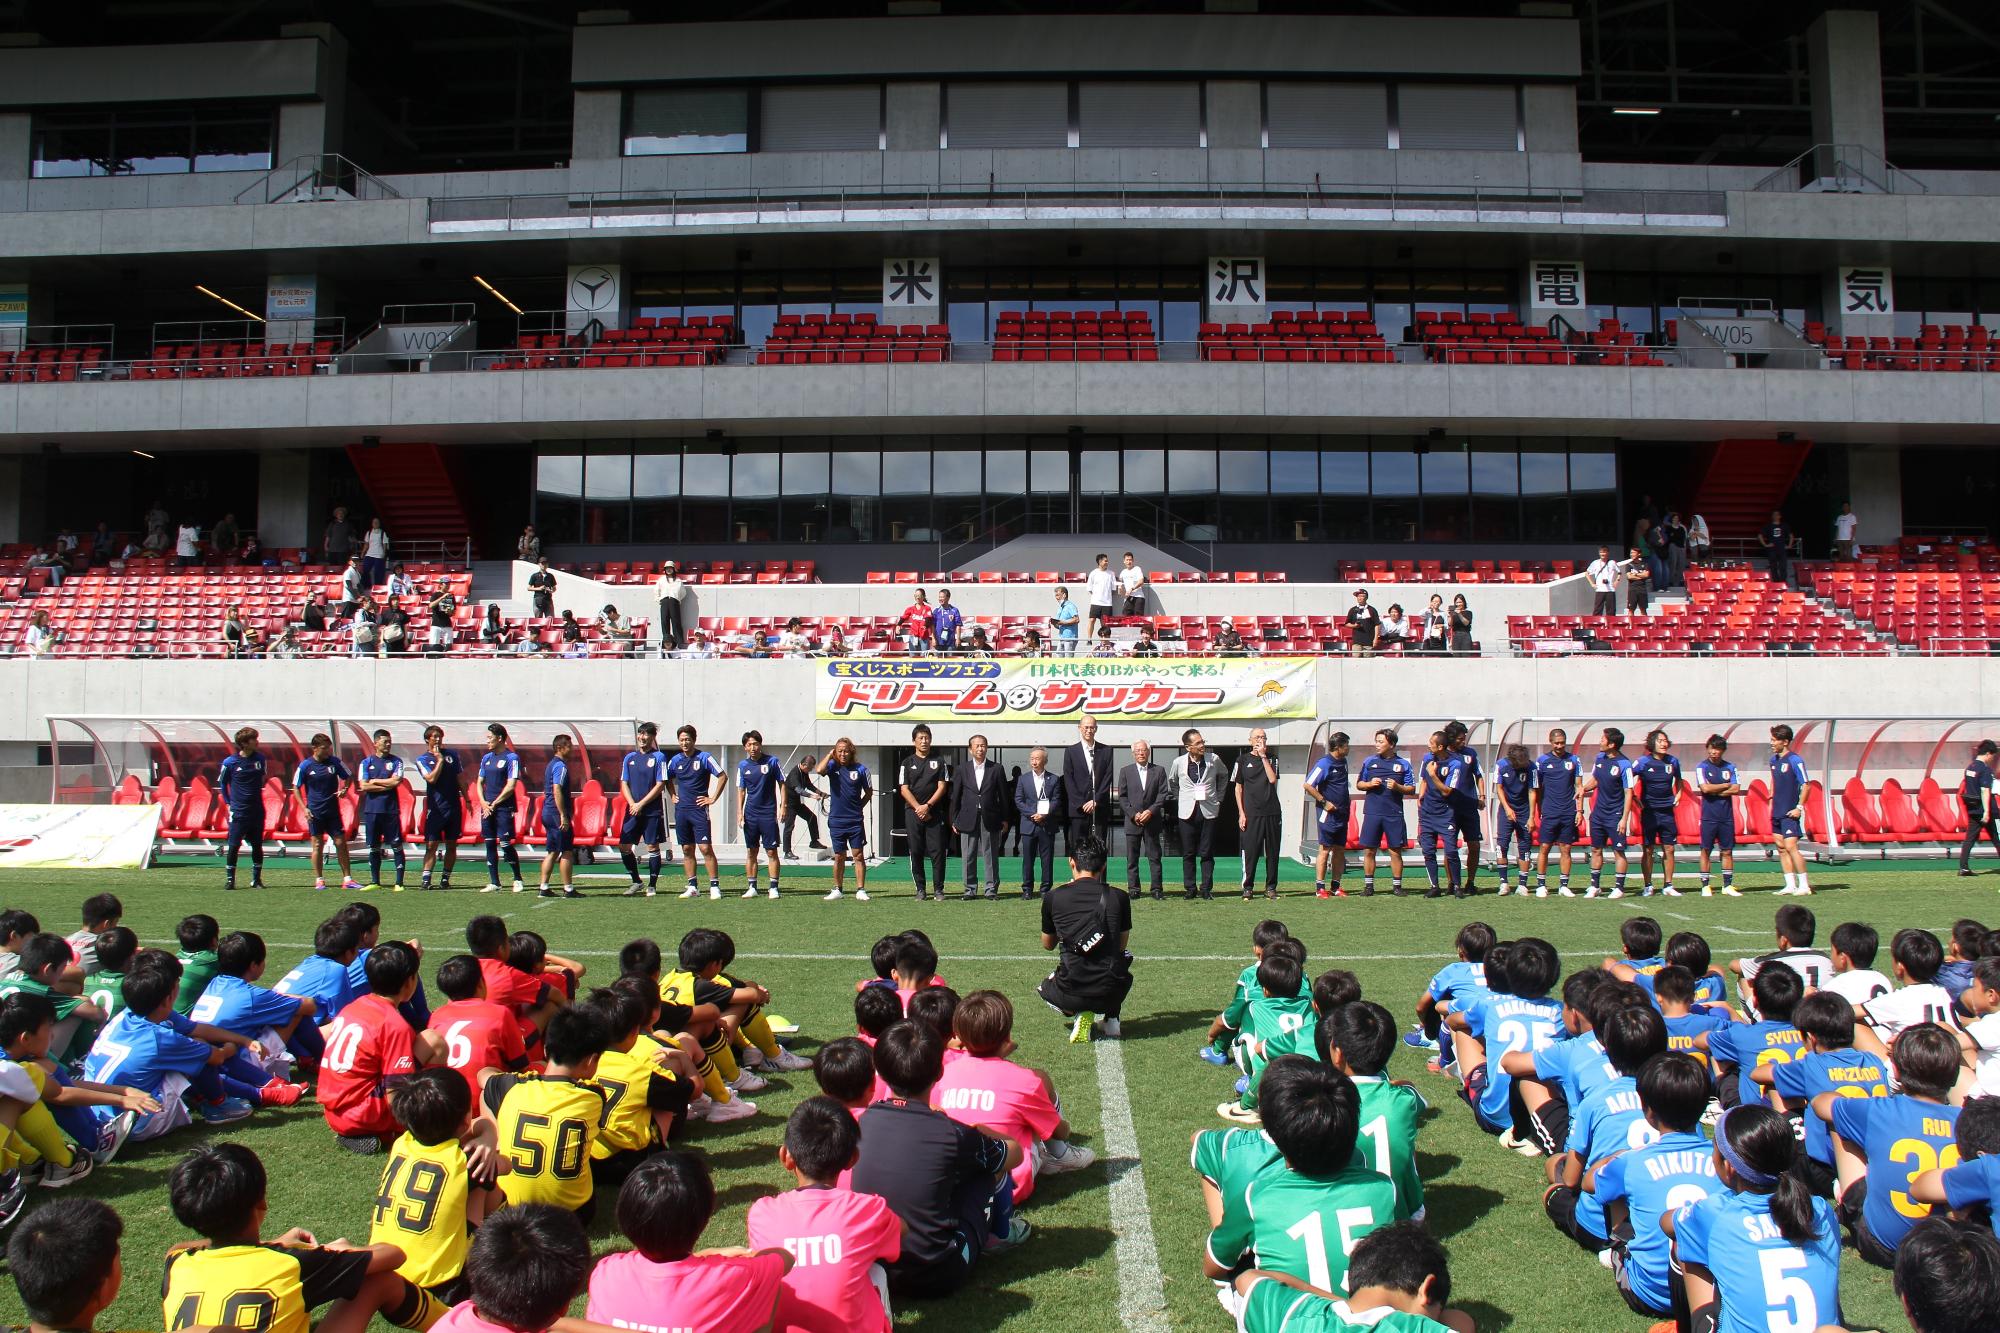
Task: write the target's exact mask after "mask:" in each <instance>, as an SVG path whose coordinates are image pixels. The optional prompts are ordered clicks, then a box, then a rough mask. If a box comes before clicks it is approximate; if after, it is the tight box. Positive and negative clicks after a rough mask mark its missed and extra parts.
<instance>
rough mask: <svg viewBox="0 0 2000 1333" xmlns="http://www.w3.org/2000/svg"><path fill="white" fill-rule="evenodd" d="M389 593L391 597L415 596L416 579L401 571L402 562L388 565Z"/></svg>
mask: <svg viewBox="0 0 2000 1333" xmlns="http://www.w3.org/2000/svg"><path fill="white" fill-rule="evenodd" d="M389 595H390V596H391V597H415V596H416V595H417V581H416V580H415V579H413V578H411V577H410V576H409V575H408V574H405V573H404V572H403V566H402V563H401V562H400V561H399V562H397V563H396V564H393V565H391V566H389Z"/></svg>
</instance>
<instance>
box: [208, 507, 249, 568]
mask: <svg viewBox="0 0 2000 1333" xmlns="http://www.w3.org/2000/svg"><path fill="white" fill-rule="evenodd" d="M242 544H243V529H241V528H239V527H237V526H236V515H234V514H224V515H223V516H222V518H221V520H220V521H219V522H217V523H216V525H215V526H214V527H212V528H210V529H209V530H208V549H209V550H211V551H213V552H215V554H216V555H217V556H218V557H220V559H221V560H222V563H224V564H228V563H229V560H230V557H232V556H234V555H235V554H236V548H237V547H239V546H241V545H242Z"/></svg>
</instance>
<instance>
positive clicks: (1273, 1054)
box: [1237, 995, 1319, 1110]
mask: <svg viewBox="0 0 2000 1333" xmlns="http://www.w3.org/2000/svg"><path fill="white" fill-rule="evenodd" d="M1318 1033H1319V1014H1318V1013H1317V1012H1316V1011H1315V1010H1314V1009H1313V1004H1312V997H1311V996H1310V995H1294V996H1291V997H1289V998H1284V999H1280V998H1278V997H1275V996H1270V995H1260V996H1258V997H1257V998H1256V999H1255V1000H1254V1001H1252V1002H1251V1005H1250V1013H1249V1022H1248V1024H1247V1026H1246V1027H1245V1029H1244V1032H1243V1035H1242V1036H1241V1037H1239V1038H1237V1055H1238V1063H1239V1064H1240V1065H1242V1067H1243V1072H1244V1073H1246V1074H1248V1075H1249V1076H1250V1086H1249V1087H1248V1088H1246V1089H1244V1092H1243V1105H1244V1107H1245V1108H1246V1109H1249V1110H1255V1109H1256V1106H1257V1084H1258V1083H1259V1082H1261V1081H1262V1079H1263V1077H1264V1066H1265V1065H1268V1064H1270V1063H1271V1061H1273V1060H1275V1059H1277V1058H1278V1057H1279V1056H1281V1055H1303V1056H1305V1057H1306V1058H1307V1059H1309V1060H1311V1059H1315V1058H1317V1054H1318V1053H1317V1051H1316V1050H1315V1047H1314V1040H1315V1038H1316V1037H1317V1036H1318Z"/></svg>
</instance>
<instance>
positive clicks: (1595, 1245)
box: [1542, 1185, 1611, 1254]
mask: <svg viewBox="0 0 2000 1333" xmlns="http://www.w3.org/2000/svg"><path fill="white" fill-rule="evenodd" d="M1582 1198H1583V1191H1582V1190H1580V1189H1578V1188H1577V1187H1576V1186H1574V1185H1557V1186H1555V1187H1554V1188H1552V1189H1550V1190H1549V1192H1548V1196H1547V1198H1545V1199H1544V1200H1543V1201H1542V1207H1543V1209H1544V1210H1546V1211H1547V1213H1548V1215H1549V1221H1551V1222H1554V1223H1555V1224H1556V1230H1557V1231H1560V1232H1562V1233H1563V1235H1565V1236H1568V1237H1569V1238H1570V1239H1571V1240H1573V1241H1575V1242H1576V1243H1577V1244H1578V1245H1581V1246H1583V1248H1584V1249H1586V1250H1589V1251H1590V1252H1591V1253H1592V1254H1595V1253H1597V1252H1598V1251H1599V1250H1602V1249H1604V1248H1605V1247H1607V1246H1609V1245H1610V1244H1611V1242H1610V1240H1609V1239H1607V1238H1606V1237H1604V1236H1599V1235H1596V1234H1594V1233H1593V1232H1592V1231H1591V1230H1590V1229H1589V1228H1588V1227H1585V1226H1584V1225H1583V1224H1582V1223H1581V1222H1578V1221H1577V1220H1576V1205H1577V1203H1578V1201H1579V1200H1581V1199H1582Z"/></svg>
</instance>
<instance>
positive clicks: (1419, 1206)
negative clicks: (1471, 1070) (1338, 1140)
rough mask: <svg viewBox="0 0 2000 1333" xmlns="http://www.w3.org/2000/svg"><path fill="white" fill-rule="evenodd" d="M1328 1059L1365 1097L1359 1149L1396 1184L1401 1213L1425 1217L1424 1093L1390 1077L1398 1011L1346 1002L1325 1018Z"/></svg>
mask: <svg viewBox="0 0 2000 1333" xmlns="http://www.w3.org/2000/svg"><path fill="white" fill-rule="evenodd" d="M1319 1026H1320V1035H1321V1037H1322V1038H1323V1039H1324V1040H1325V1042H1326V1047H1327V1063H1328V1064H1330V1065H1332V1066H1333V1067H1334V1068H1335V1069H1338V1070H1339V1071H1340V1072H1341V1073H1343V1074H1345V1075H1347V1077H1348V1079H1349V1080H1350V1081H1352V1082H1353V1084H1354V1091H1355V1092H1356V1094H1358V1095H1359V1096H1360V1098H1361V1123H1362V1125H1363V1126H1366V1127H1367V1129H1368V1132H1367V1133H1365V1134H1363V1135H1362V1136H1361V1137H1360V1138H1359V1139H1357V1140H1356V1142H1355V1145H1354V1150H1355V1153H1356V1155H1358V1156H1359V1157H1360V1158H1361V1160H1362V1162H1363V1163H1365V1164H1366V1165H1367V1166H1368V1167H1369V1168H1370V1169H1371V1170H1373V1171H1375V1172H1377V1173H1378V1174H1380V1175H1385V1176H1387V1177H1389V1179H1390V1180H1391V1181H1393V1182H1394V1183H1395V1186H1396V1209H1397V1216H1399V1217H1409V1218H1414V1219H1416V1220H1417V1221H1422V1220H1423V1217H1424V1182H1423V1177H1422V1176H1421V1175H1420V1174H1419V1173H1418V1171H1417V1126H1418V1124H1419V1122H1420V1120H1421V1118H1422V1116H1423V1113H1424V1111H1425V1110H1426V1109H1427V1108H1426V1106H1425V1105H1424V1098H1423V1094H1422V1093H1420V1092H1418V1091H1417V1090H1416V1088H1415V1087H1413V1086H1412V1085H1410V1084H1408V1083H1398V1082H1395V1081H1393V1080H1391V1079H1390V1078H1389V1077H1388V1074H1387V1072H1386V1071H1387V1070H1388V1068H1389V1057H1390V1056H1391V1055H1392V1054H1394V1053H1395V1050H1396V1017H1395V1015H1394V1014H1391V1013H1390V1012H1389V1011H1388V1010H1387V1009H1385V1008H1383V1007H1382V1006H1381V1005H1379V1004H1375V1003H1373V1002H1371V1001H1366V1000H1357V1001H1355V1002H1354V1003H1352V1004H1344V1005H1341V1006H1340V1007H1339V1008H1337V1009H1335V1010H1334V1011H1333V1012H1332V1013H1331V1014H1329V1015H1326V1016H1323V1017H1322V1018H1321V1020H1320V1025H1319Z"/></svg>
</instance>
